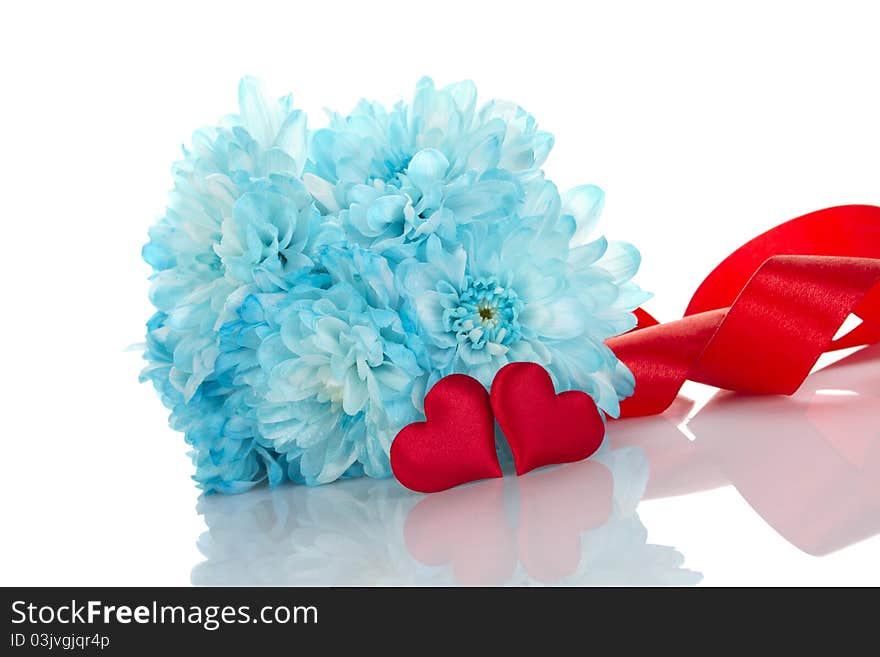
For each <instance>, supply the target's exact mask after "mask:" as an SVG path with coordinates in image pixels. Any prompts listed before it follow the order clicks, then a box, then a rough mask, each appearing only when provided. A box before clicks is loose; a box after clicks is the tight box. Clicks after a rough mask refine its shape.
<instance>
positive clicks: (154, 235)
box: [143, 78, 648, 493]
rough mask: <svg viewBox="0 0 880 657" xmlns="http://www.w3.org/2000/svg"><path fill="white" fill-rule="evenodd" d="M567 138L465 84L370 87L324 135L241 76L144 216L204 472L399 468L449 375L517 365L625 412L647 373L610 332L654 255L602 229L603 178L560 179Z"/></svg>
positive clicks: (344, 473) (175, 399) (216, 476)
mask: <svg viewBox="0 0 880 657" xmlns="http://www.w3.org/2000/svg"><path fill="white" fill-rule="evenodd" d="M552 145H553V138H552V136H551V135H550V134H549V133H547V132H543V131H541V130H539V129H538V127H537V124H536V122H535V119H534V118H533V117H532V116H530V115H529V114H528V113H527V112H525V111H524V110H523V109H522V108H520V107H518V106H517V105H515V104H512V103H508V102H503V101H491V102H488V103H486V104H484V105H482V106H481V107H479V108H478V107H477V105H476V89H475V87H474V85H473V84H472V83H470V82H461V83H458V84H454V85H450V86H448V87H445V88H442V89H438V88H436V87H435V86H434V83H433V82H432V81H431V80H429V79H423V80H421V81H420V82H419V83H418V85H417V86H416V91H415V96H414V98H413V100H412V103H411V104H409V105H405V104H398V105H395V106H394V108H393V109H390V110H389V109H386V108H384V107H383V106H381V105H379V104H377V103H369V102H366V101H362V102H361V103H360V104H359V105H358V106H357V107H356V108H355V109H354V111H353V112H351V114H349V115H348V116H341V115H337V114H333V115H331V117H330V120H329V125H328V127H326V128H322V129H320V130H317V131H314V132H312V131H310V130H309V129H308V127H307V123H306V117H305V115H304V114H303V113H302V112H301V111H299V110H296V109H294V108H293V104H292V99H291V97H290V96H287V97H284V98H282V99H280V100H278V101H275V100H272V99H270V98H268V97H267V96H266V94H265V93H264V91H263V90H262V88H261V87H260V85H259V84H258V83H257V82H256V81H255V80H253V79H250V78H247V79H244V80H243V81H242V82H241V85H240V88H239V113H238V114H237V115H231V116H227V117H226V118H224V119H223V120H221V122H220V124H219V125H217V126H214V127H209V128H204V129H201V130H199V131H197V132H196V133H195V134H194V135H193V138H192V144H191V146H190V147H189V148H188V149H185V150H184V157H183V159H182V160H180V161H178V162H177V163H175V164H174V167H173V170H172V172H173V177H174V189H173V190H172V192H171V194H170V199H169V203H168V207H167V209H166V212H165V214H164V216H163V217H162V218H161V219H160V220H159V221H158V222H157V224H156V225H155V226H153V228H152V229H151V230H150V239H149V242H148V244H147V245H146V246H145V247H144V249H143V257H144V259H145V260H146V261H147V263H149V265H150V266H151V267H152V268H153V275H152V288H151V292H150V299H151V301H152V303H153V305H154V306H155V307H156V313H155V314H154V315H153V316H152V318H150V320H149V321H148V322H147V348H146V353H145V358H146V360H147V361H148V365H147V367H146V368H145V369H144V372H143V378H144V379H147V380H150V381H152V383H153V385H154V386H155V388H156V390H157V391H158V393H159V395H160V397H161V399H162V401H163V403H164V404H165V405H166V406H167V407H168V408H169V409H171V411H172V412H171V418H170V423H171V426H172V427H173V428H174V429H176V430H179V431H181V432H183V433H184V434H185V436H186V440H187V442H188V443H189V444H190V445H191V446H192V458H193V461H194V464H195V468H196V474H195V479H196V481H197V482H198V484H199V486H200V487H201V488H203V489H204V490H205V491H208V492H214V491H218V492H223V493H236V492H240V491H244V490H247V489H249V488H251V487H252V486H254V485H256V484H258V483H260V482H263V481H267V482H268V483H269V484H272V485H274V484H278V483H280V482H283V481H285V480H292V481H295V482H299V483H304V484H308V485H314V484H322V483H327V482H332V481H334V480H336V479H339V478H341V477H356V476H364V475H366V476H369V477H387V476H390V475H391V468H390V465H389V451H390V448H391V442H392V440H393V439H394V437H395V435H396V434H397V432H398V431H399V430H400V429H401V428H402V427H404V426H405V425H407V424H409V423H410V422H413V421H418V420H420V419H424V415H423V402H424V397H425V394H426V392H427V391H428V390H430V388H431V386H433V385H434V384H435V383H436V382H437V381H439V380H440V379H441V378H443V377H444V376H446V375H448V374H451V373H465V374H469V375H470V376H472V377H474V378H476V379H478V380H479V381H481V382H482V383H484V385H486V386H488V385H489V384H490V383H491V381H492V378H493V376H494V375H495V373H496V372H497V371H498V370H499V369H500V368H501V367H503V366H504V365H505V364H507V363H510V362H513V361H532V362H536V363H540V364H541V365H543V366H544V367H545V368H546V369H547V370H548V371H549V372H550V374H551V376H552V377H553V379H554V384H555V385H556V389H557V390H569V389H578V390H583V391H585V392H587V393H588V394H589V395H590V396H591V397H592V398H593V399H594V400H595V402H596V404H597V405H598V407H599V408H600V409H602V410H603V411H604V412H605V413H607V414H608V415H610V416H616V415H617V413H618V411H619V406H618V403H619V401H620V400H621V399H623V398H625V397H627V396H629V395H630V394H632V390H633V386H634V381H633V377H632V375H631V374H630V372H629V371H628V370H627V368H626V367H625V366H624V365H623V364H622V363H620V362H619V361H618V359H617V358H616V357H615V355H614V353H613V352H612V351H611V350H610V349H609V348H608V347H607V346H606V345H605V340H606V339H607V338H609V337H612V336H614V335H618V334H620V333H623V332H625V331H628V330H629V329H631V328H633V327H634V326H635V324H636V320H635V316H634V315H633V313H632V310H633V309H634V308H636V307H637V306H638V305H639V304H641V303H642V302H643V301H644V300H645V299H646V298H647V296H648V295H647V294H645V293H644V292H643V291H641V290H640V289H639V288H638V287H637V286H636V285H635V284H634V283H633V282H632V281H631V279H632V277H633V275H634V274H635V273H636V270H637V269H638V266H639V254H638V252H637V251H636V249H635V248H634V247H632V246H631V245H629V244H626V243H622V242H611V241H607V240H606V239H605V238H604V237H598V238H595V237H590V235H591V233H592V232H593V230H594V229H595V227H596V223H597V220H598V217H599V213H600V210H601V207H602V201H603V195H602V192H601V190H599V189H598V188H597V187H594V186H592V185H585V186H581V187H575V188H574V189H571V190H569V191H568V192H565V193H563V194H560V193H559V191H558V190H557V189H556V186H555V185H554V184H553V183H552V182H551V181H549V180H547V179H546V178H545V176H544V172H543V171H542V169H541V166H542V164H543V162H544V160H545V159H546V157H547V155H548V154H549V152H550V149H551V147H552Z"/></svg>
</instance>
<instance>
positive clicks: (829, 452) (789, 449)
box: [192, 347, 880, 585]
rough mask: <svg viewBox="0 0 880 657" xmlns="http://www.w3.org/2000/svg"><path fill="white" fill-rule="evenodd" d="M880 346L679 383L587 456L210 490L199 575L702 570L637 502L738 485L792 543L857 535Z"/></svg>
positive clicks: (879, 467)
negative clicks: (790, 369)
mask: <svg viewBox="0 0 880 657" xmlns="http://www.w3.org/2000/svg"><path fill="white" fill-rule="evenodd" d="M878 356H880V347H873V348H871V349H867V350H863V351H861V352H859V353H857V354H855V355H852V356H850V357H848V358H846V359H844V360H843V361H840V362H838V363H836V364H834V365H832V366H830V367H829V368H826V369H825V370H821V371H819V372H817V373H816V374H814V375H813V376H812V377H811V378H810V379H809V381H808V382H807V384H806V385H805V386H804V387H803V388H802V389H801V390H800V391H799V392H798V393H797V394H796V395H795V396H794V397H791V398H785V397H752V396H745V395H733V394H728V393H721V394H716V395H715V396H713V397H712V399H711V400H709V402H708V403H707V404H705V405H704V406H703V407H702V408H701V409H700V410H699V411H698V412H697V413H696V415H694V416H693V417H691V419H690V420H688V421H686V422H682V421H681V416H682V414H686V413H687V412H688V411H689V410H690V404H688V403H687V402H686V401H685V400H684V399H680V400H679V402H678V403H677V404H676V406H675V407H673V409H671V410H670V411H669V412H668V413H667V414H665V415H663V416H660V417H654V418H644V419H637V420H625V421H619V422H612V423H611V425H610V427H609V431H608V434H609V440H608V441H606V444H605V445H604V446H603V449H602V450H601V452H600V453H599V454H597V455H596V456H594V457H593V458H592V459H590V460H587V461H583V462H580V463H573V464H568V465H563V466H556V467H550V468H545V469H542V470H540V471H536V472H532V473H530V474H527V475H525V476H523V477H515V476H512V475H511V474H510V473H508V474H507V475H506V476H505V478H504V479H503V480H492V481H484V482H479V483H475V484H471V485H467V486H462V487H459V488H456V489H453V490H450V491H446V492H444V493H438V494H434V495H428V496H424V495H418V494H415V493H411V492H409V491H407V490H406V489H404V488H402V487H401V486H400V485H399V484H397V482H395V481H390V480H384V481H372V480H357V481H347V482H342V483H339V484H336V485H332V486H323V487H318V488H305V487H296V486H288V487H282V488H278V489H274V490H259V491H254V492H252V493H248V494H245V495H241V496H236V497H220V496H212V497H208V498H203V499H202V500H200V502H199V507H198V508H199V512H200V513H201V515H202V516H203V518H204V520H205V523H206V524H207V531H206V532H205V533H204V534H202V536H201V537H200V538H199V541H198V548H199V551H200V552H201V553H202V555H203V556H204V558H205V559H204V560H203V561H202V562H200V563H199V564H197V565H196V566H195V568H194V569H193V571H192V582H193V583H194V584H291V585H374V584H378V585H395V584H400V585H411V584H424V585H456V584H461V585H505V584H512V585H545V584H552V585H590V584H605V585H625V584H643V585H664V584H671V585H690V584H696V583H698V582H700V581H701V579H702V575H701V573H698V572H696V571H694V570H690V569H688V568H686V567H684V566H683V564H684V562H685V556H683V555H682V554H681V553H680V552H679V551H678V550H677V549H676V547H674V546H668V545H657V544H654V542H653V541H651V540H649V532H648V529H646V528H645V526H644V525H643V522H642V520H641V519H640V514H639V510H640V502H641V501H642V500H658V499H663V498H667V497H670V496H681V495H700V493H701V492H703V491H709V490H712V489H717V488H721V487H731V486H732V487H733V488H735V490H736V491H737V492H738V493H739V495H740V496H741V499H740V504H741V506H742V507H744V508H746V507H747V506H749V507H751V509H752V510H753V512H754V513H755V514H757V516H758V517H760V519H761V520H762V521H763V522H764V523H766V525H767V526H768V527H769V528H772V530H773V531H775V532H776V533H778V535H779V536H781V537H782V538H784V539H785V541H787V542H788V543H789V544H790V546H791V549H792V550H798V551H801V552H803V553H806V554H808V555H815V557H819V556H821V555H826V554H829V553H833V552H837V551H840V550H844V549H845V548H847V546H849V545H851V544H853V543H856V542H858V541H862V540H864V539H867V538H869V537H872V536H874V535H875V534H877V533H878V532H880V421H878V420H880V403H878V402H880V394H878V393H880V382H878V378H877V373H878V367H877V365H878V360H877V357H878ZM832 385H833V387H831V386H832ZM740 540H741V541H748V540H749V537H747V536H746V537H742V538H741V539H740ZM738 543H739V541H736V542H733V541H732V542H731V543H730V544H729V548H730V550H731V552H732V553H734V552H735V551H736V550H737V548H738V547H740V546H739V545H738ZM873 544H874V548H875V550H874V552H875V553H876V546H877V541H876V539H875V540H874V541H873ZM732 558H735V556H733V555H732ZM864 575H865V581H866V582H867V581H871V582H876V580H877V576H876V573H872V572H867V571H866V572H865V573H864Z"/></svg>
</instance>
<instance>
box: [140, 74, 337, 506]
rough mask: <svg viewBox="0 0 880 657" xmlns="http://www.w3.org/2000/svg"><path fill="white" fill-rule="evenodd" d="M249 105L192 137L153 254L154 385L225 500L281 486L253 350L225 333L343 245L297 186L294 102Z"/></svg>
mask: <svg viewBox="0 0 880 657" xmlns="http://www.w3.org/2000/svg"><path fill="white" fill-rule="evenodd" d="M239 104H240V114H238V115H235V116H230V117H227V118H226V119H224V121H223V122H222V124H221V125H220V126H217V127H212V128H205V129H203V130H200V131H198V132H196V133H195V135H194V136H193V142H192V147H191V148H190V149H189V150H186V151H185V152H184V159H183V160H181V161H179V162H177V163H176V164H175V165H174V168H173V170H172V173H173V176H174V190H173V191H172V192H171V194H170V201H169V205H168V209H167V211H166V213H165V216H164V217H162V219H160V220H159V222H158V223H157V224H156V226H154V227H153V228H152V229H151V230H150V242H149V243H148V244H147V245H146V246H145V247H144V249H143V255H144V259H145V260H146V261H147V262H148V263H149V264H150V265H151V266H152V267H153V270H154V274H153V277H152V288H151V291H150V299H151V301H152V302H153V304H154V305H155V306H156V308H157V309H158V312H157V313H156V315H155V316H154V317H153V319H152V320H151V321H150V323H149V324H148V327H147V328H148V335H147V346H148V348H147V352H146V358H147V360H149V361H150V365H149V366H148V367H147V368H146V369H145V371H144V378H148V379H150V380H152V381H153V383H154V385H155V386H156V387H157V389H159V390H160V393H161V397H162V399H163V402H164V403H165V404H166V405H167V406H168V407H169V408H171V409H172V411H173V412H172V416H171V423H172V426H173V427H174V428H176V429H179V430H181V431H183V432H184V433H185V434H186V438H187V441H188V442H189V443H190V444H191V445H192V446H193V460H194V462H195V465H196V475H195V478H196V480H197V481H198V482H199V484H200V485H201V486H202V487H203V488H205V489H206V490H219V491H222V492H237V491H240V490H245V489H247V488H248V487H250V486H252V485H253V484H254V483H257V482H259V481H262V480H264V479H270V480H272V481H278V480H279V475H278V473H279V472H280V468H279V467H278V466H277V464H276V463H275V460H276V458H277V454H276V453H275V452H274V450H273V449H272V448H271V446H270V445H267V444H265V442H263V443H262V444H261V442H260V441H259V440H258V437H257V434H256V432H255V430H254V426H253V425H254V421H253V419H252V417H251V416H252V413H251V411H250V408H249V407H248V406H247V405H246V404H244V400H245V398H246V397H247V396H248V395H249V394H251V390H250V388H248V387H245V386H244V385H243V384H241V383H239V381H238V380H237V377H236V373H237V370H238V367H239V363H238V362H237V361H238V359H239V356H240V355H245V356H246V355H247V354H248V350H247V349H241V348H239V347H237V346H236V345H235V340H234V339H233V336H232V331H233V328H232V327H226V328H224V326H225V325H226V324H227V323H228V322H230V321H232V320H233V319H234V318H235V313H236V310H237V309H238V306H239V305H240V303H241V302H242V300H243V299H244V298H246V297H247V296H248V295H249V294H252V293H254V292H257V291H270V290H283V289H286V288H287V287H288V285H289V279H291V278H292V277H293V278H295V276H296V275H297V272H298V271H299V270H302V269H305V268H308V267H310V266H311V265H312V264H313V262H312V260H311V255H310V254H312V253H314V252H315V251H316V250H317V249H318V248H320V247H321V246H322V245H323V244H326V243H330V242H334V241H337V240H339V239H341V232H340V231H339V230H338V229H337V228H336V227H335V226H334V225H333V224H332V223H331V222H328V221H327V220H326V218H325V217H322V216H321V214H320V213H319V212H318V210H317V208H316V206H315V204H314V202H313V199H312V197H311V195H310V194H309V193H308V192H307V190H306V189H305V187H304V185H303V184H302V182H301V181H300V180H299V178H298V176H299V173H300V171H301V169H302V166H303V164H304V161H305V147H306V132H305V116H304V115H303V114H302V113H301V112H299V111H297V110H293V109H292V108H291V100H290V98H289V97H287V98H283V99H282V100H281V101H278V102H276V101H271V100H268V99H267V98H266V96H265V94H264V93H263V92H262V90H261V88H260V87H259V85H258V84H257V83H256V82H255V81H254V80H251V79H245V80H243V81H242V83H241V87H240V91H239ZM224 334H226V339H225V340H224V339H223V338H224ZM253 337H254V336H253V335H250V336H236V337H235V339H245V338H247V339H253Z"/></svg>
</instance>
